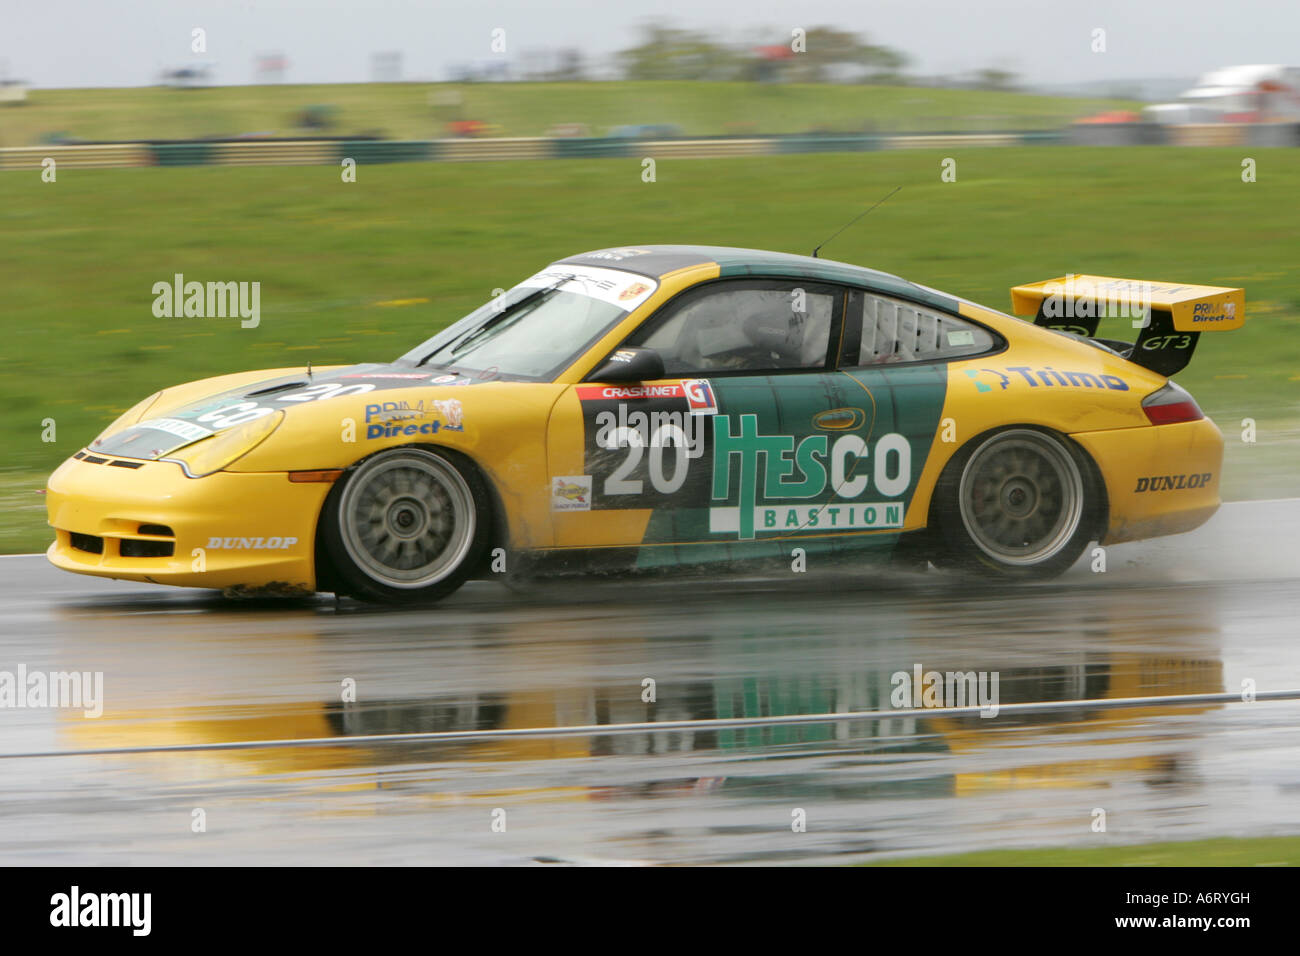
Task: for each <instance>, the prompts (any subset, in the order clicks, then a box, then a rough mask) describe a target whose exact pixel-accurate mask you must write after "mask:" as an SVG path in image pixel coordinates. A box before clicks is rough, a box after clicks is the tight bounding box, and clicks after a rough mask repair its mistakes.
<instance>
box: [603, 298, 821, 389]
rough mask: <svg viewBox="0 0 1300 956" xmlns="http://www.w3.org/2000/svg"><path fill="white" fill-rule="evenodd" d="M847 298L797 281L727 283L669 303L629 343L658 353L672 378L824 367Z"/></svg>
mask: <svg viewBox="0 0 1300 956" xmlns="http://www.w3.org/2000/svg"><path fill="white" fill-rule="evenodd" d="M839 297H840V296H839V293H837V292H835V291H832V290H830V289H827V288H826V287H824V286H819V287H816V288H814V287H811V286H810V285H807V284H800V283H797V282H781V283H773V282H759V283H754V282H744V283H743V284H742V283H740V282H737V283H735V284H731V283H722V284H719V285H716V286H710V287H708V288H706V289H702V290H701V291H699V292H696V293H688V295H687V296H686V297H685V298H683V299H680V300H677V301H675V302H671V303H669V304H668V305H667V306H665V312H664V313H661V314H660V315H658V316H655V317H654V318H652V319H651V320H650V321H649V322H648V323H647V324H646V325H645V326H643V327H642V328H641V329H639V330H638V331H637V332H636V333H634V334H633V335H632V337H631V338H630V339H629V340H628V342H627V344H628V345H640V346H643V347H646V348H652V349H655V350H656V351H658V352H659V354H660V355H662V356H663V360H664V368H665V369H666V370H667V373H668V374H669V375H671V376H677V375H689V374H693V373H696V372H717V371H731V370H735V371H753V372H763V371H771V370H776V369H797V368H806V369H819V368H824V367H825V365H826V347H827V344H828V342H829V340H830V333H831V321H832V319H833V317H834V314H835V306H836V300H837V299H838V298H839Z"/></svg>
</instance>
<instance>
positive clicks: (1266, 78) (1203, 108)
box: [1142, 64, 1300, 126]
mask: <svg viewBox="0 0 1300 956" xmlns="http://www.w3.org/2000/svg"><path fill="white" fill-rule="evenodd" d="M1142 118H1143V119H1144V120H1146V121H1148V122H1153V123H1159V124H1161V125H1166V126H1175V125H1186V124H1199V123H1300V68H1297V67H1291V66H1281V65H1277V64H1254V65H1249V66H1229V67H1225V68H1224V69H1222V70H1214V71H1212V72H1210V73H1206V74H1205V75H1204V76H1202V77H1201V78H1200V79H1199V80H1197V81H1196V85H1195V86H1194V87H1192V88H1191V89H1190V90H1187V91H1185V92H1184V93H1182V94H1180V95H1179V97H1178V101H1177V102H1175V103H1161V104H1158V105H1155V106H1148V107H1146V108H1145V109H1143V110H1142Z"/></svg>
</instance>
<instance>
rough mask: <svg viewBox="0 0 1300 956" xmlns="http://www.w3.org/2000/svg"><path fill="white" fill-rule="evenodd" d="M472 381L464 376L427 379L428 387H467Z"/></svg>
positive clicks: (441, 376) (442, 376) (440, 376)
mask: <svg viewBox="0 0 1300 956" xmlns="http://www.w3.org/2000/svg"><path fill="white" fill-rule="evenodd" d="M473 381H474V380H473V379H472V378H468V377H467V376H464V375H439V376H438V377H437V378H431V379H429V384H430V385H469V384H470V383H471V382H473Z"/></svg>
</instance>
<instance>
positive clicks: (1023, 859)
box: [868, 837, 1300, 866]
mask: <svg viewBox="0 0 1300 956" xmlns="http://www.w3.org/2000/svg"><path fill="white" fill-rule="evenodd" d="M868 865H871V866H1297V865H1300V837H1254V838H1250V839H1232V838H1229V837H1222V838H1218V839H1213V840H1196V841H1189V842H1185V843H1141V844H1134V845H1129V846H1124V845H1116V846H1105V847H1070V848H1067V849H1051V848H1048V849H1034V850H983V851H980V852H976V853H955V854H952V855H951V856H909V857H904V858H901V859H895V860H882V861H881V862H879V863H874V864H868Z"/></svg>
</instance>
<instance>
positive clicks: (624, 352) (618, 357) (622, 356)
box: [609, 349, 636, 362]
mask: <svg viewBox="0 0 1300 956" xmlns="http://www.w3.org/2000/svg"><path fill="white" fill-rule="evenodd" d="M634 358H636V349H619V350H617V351H616V352H615V353H614V354H613V355H611V356H610V357H609V360H610V361H611V362H630V361H632V359H634Z"/></svg>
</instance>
